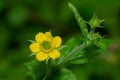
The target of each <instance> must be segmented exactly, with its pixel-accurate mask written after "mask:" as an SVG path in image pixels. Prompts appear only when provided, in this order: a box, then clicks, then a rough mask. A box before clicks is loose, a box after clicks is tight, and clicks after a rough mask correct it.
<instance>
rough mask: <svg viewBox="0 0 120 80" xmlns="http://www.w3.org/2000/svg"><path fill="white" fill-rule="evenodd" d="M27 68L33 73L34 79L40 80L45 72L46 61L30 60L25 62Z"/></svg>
mask: <svg viewBox="0 0 120 80" xmlns="http://www.w3.org/2000/svg"><path fill="white" fill-rule="evenodd" d="M25 65H26V66H27V68H28V70H29V71H30V72H31V74H33V77H35V80H41V79H42V78H43V76H44V75H45V73H46V63H45V62H39V61H37V60H32V61H30V62H28V63H25Z"/></svg>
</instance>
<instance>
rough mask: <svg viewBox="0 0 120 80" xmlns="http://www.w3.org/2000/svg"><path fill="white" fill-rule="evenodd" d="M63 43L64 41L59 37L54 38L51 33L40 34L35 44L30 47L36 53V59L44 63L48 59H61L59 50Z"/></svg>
mask: <svg viewBox="0 0 120 80" xmlns="http://www.w3.org/2000/svg"><path fill="white" fill-rule="evenodd" d="M61 43H62V39H61V38H60V37H59V36H55V37H53V36H52V35H51V33H50V32H45V34H44V33H41V32H39V33H38V34H37V35H36V36H35V42H33V43H32V44H31V45H30V46H29V47H30V50H31V52H32V53H35V55H36V59H37V60H39V61H44V60H46V59H48V58H52V59H53V60H55V59H56V58H59V57H60V52H59V51H58V50H57V48H58V47H60V45H61Z"/></svg>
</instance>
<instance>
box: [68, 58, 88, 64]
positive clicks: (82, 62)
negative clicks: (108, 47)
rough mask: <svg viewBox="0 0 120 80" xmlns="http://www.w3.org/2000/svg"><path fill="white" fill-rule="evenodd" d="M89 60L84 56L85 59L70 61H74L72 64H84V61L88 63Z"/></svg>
mask: <svg viewBox="0 0 120 80" xmlns="http://www.w3.org/2000/svg"><path fill="white" fill-rule="evenodd" d="M87 62H88V59H86V58H83V59H78V60H73V61H71V62H70V63H72V64H84V63H87Z"/></svg>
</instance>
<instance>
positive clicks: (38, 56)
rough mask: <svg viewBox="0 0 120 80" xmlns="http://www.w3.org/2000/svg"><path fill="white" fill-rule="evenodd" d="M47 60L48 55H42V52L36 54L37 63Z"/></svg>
mask: <svg viewBox="0 0 120 80" xmlns="http://www.w3.org/2000/svg"><path fill="white" fill-rule="evenodd" d="M47 58H48V54H46V53H44V52H39V53H37V54H36V59H37V60H38V61H44V60H46V59H47Z"/></svg>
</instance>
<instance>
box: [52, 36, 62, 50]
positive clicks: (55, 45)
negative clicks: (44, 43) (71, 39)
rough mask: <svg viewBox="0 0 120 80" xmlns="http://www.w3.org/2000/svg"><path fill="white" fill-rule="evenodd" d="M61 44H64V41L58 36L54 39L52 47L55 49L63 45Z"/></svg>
mask: <svg viewBox="0 0 120 80" xmlns="http://www.w3.org/2000/svg"><path fill="white" fill-rule="evenodd" d="M61 43H62V39H61V38H60V37H59V36H56V37H54V38H53V42H52V44H51V46H52V47H53V48H57V47H59V46H60V45H61Z"/></svg>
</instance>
